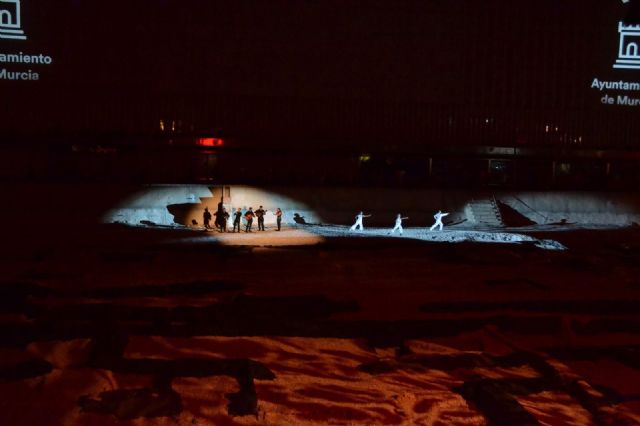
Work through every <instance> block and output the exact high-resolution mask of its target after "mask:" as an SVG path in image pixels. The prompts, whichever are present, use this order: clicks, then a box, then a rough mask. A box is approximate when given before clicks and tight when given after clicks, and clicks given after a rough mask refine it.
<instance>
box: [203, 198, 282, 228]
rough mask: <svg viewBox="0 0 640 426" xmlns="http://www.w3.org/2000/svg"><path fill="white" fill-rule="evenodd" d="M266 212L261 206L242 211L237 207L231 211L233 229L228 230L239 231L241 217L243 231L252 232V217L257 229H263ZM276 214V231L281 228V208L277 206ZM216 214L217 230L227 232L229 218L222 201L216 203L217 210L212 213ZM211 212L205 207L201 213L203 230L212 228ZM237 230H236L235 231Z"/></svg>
mask: <svg viewBox="0 0 640 426" xmlns="http://www.w3.org/2000/svg"><path fill="white" fill-rule="evenodd" d="M266 214H267V210H265V209H264V208H263V207H262V206H260V208H258V209H256V210H255V211H254V210H253V207H249V209H247V210H246V211H245V212H244V213H243V212H242V209H241V208H239V207H238V209H237V210H236V211H235V212H234V213H233V230H232V231H230V232H241V226H242V219H244V221H245V226H244V232H252V229H251V228H252V227H253V219H254V218H256V219H257V221H258V231H264V230H265V227H264V217H265V215H266ZM274 214H275V216H276V225H277V226H278V228H277V231H280V230H281V228H282V215H283V213H282V210H280V208H277V209H276V211H275V213H274ZM214 215H215V216H216V219H215V226H216V228H217V229H218V231H219V232H227V221H228V220H229V217H230V215H229V213H228V212H227V209H226V208H224V207H223V206H222V203H219V204H218V210H217V211H216V212H215V213H214ZM211 218H212V216H211V212H209V208H208V207H205V208H204V212H203V213H202V219H203V221H204V228H205V230H208V229H212V228H211V225H210V223H211ZM236 230H237V231H236Z"/></svg>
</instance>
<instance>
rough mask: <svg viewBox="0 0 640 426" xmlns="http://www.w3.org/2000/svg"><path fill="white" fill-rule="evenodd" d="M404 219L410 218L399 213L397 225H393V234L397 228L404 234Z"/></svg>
mask: <svg viewBox="0 0 640 426" xmlns="http://www.w3.org/2000/svg"><path fill="white" fill-rule="evenodd" d="M404 219H409V218H408V217H402V215H401V214H400V213H398V216H397V217H396V226H394V227H393V229H392V230H391V233H392V234H393V233H394V232H395V231H396V230H398V231H400V235H402V221H403V220H404Z"/></svg>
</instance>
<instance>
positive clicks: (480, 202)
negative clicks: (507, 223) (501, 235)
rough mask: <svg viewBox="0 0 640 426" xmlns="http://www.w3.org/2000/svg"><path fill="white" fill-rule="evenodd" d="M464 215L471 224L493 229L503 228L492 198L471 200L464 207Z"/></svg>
mask: <svg viewBox="0 0 640 426" xmlns="http://www.w3.org/2000/svg"><path fill="white" fill-rule="evenodd" d="M465 213H466V215H467V219H468V220H469V222H471V223H476V224H478V225H485V226H495V227H501V226H504V222H503V221H502V215H501V214H500V209H499V208H498V204H497V202H496V199H495V197H493V196H489V197H486V198H481V199H476V200H471V202H469V203H468V204H467V205H466V206H465Z"/></svg>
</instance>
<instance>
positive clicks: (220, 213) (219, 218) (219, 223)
mask: <svg viewBox="0 0 640 426" xmlns="http://www.w3.org/2000/svg"><path fill="white" fill-rule="evenodd" d="M214 215H215V216H216V228H218V231H220V232H224V230H226V228H227V225H226V219H225V218H224V215H225V211H224V207H223V206H222V201H220V202H219V203H218V210H216V212H215V213H214ZM223 222H224V223H223ZM223 225H224V226H223Z"/></svg>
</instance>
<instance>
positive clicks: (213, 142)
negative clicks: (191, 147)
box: [198, 138, 224, 147]
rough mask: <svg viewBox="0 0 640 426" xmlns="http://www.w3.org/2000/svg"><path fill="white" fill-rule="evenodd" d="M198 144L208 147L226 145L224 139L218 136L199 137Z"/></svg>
mask: <svg viewBox="0 0 640 426" xmlns="http://www.w3.org/2000/svg"><path fill="white" fill-rule="evenodd" d="M198 145H200V146H207V147H212V146H222V145H224V141H223V140H222V139H217V138H200V139H198Z"/></svg>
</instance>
